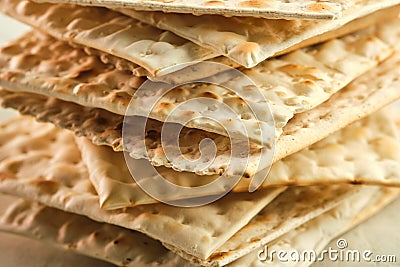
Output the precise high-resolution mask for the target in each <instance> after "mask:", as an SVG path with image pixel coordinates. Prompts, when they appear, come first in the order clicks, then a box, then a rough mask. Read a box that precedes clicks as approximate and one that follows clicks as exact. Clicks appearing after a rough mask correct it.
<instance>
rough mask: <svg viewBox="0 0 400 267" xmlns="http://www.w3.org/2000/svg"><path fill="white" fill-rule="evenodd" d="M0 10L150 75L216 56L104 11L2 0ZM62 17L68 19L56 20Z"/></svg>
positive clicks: (188, 42) (126, 18) (172, 35)
mask: <svg viewBox="0 0 400 267" xmlns="http://www.w3.org/2000/svg"><path fill="white" fill-rule="evenodd" d="M0 10H1V11H2V12H4V13H6V14H8V15H10V16H12V17H15V18H16V19H18V20H20V21H21V22H24V23H26V24H28V25H31V26H33V27H36V28H40V29H41V30H42V31H45V32H47V33H49V34H51V35H53V36H54V37H56V38H59V39H62V40H65V41H72V42H74V43H77V44H80V45H84V46H89V47H92V48H95V49H98V50H102V51H104V52H107V53H110V54H113V55H116V56H119V57H121V58H125V59H127V60H129V61H132V62H134V63H136V64H138V65H140V66H142V67H144V68H145V69H146V70H147V71H148V72H149V73H150V74H152V75H156V74H157V73H158V72H162V71H166V72H168V70H169V71H174V70H176V68H178V67H179V64H181V63H193V61H196V60H205V59H209V58H213V57H215V56H216V55H217V54H215V53H214V52H211V51H210V50H208V49H205V48H202V47H200V46H198V45H195V44H194V43H192V42H190V41H187V40H186V39H183V38H181V37H178V36H176V35H175V34H173V33H171V32H168V31H163V30H159V29H157V28H154V27H152V26H148V25H146V24H143V23H140V22H139V21H137V20H135V19H132V18H129V17H127V16H123V15H121V14H120V13H118V12H112V11H109V10H107V9H105V8H97V7H77V6H71V5H62V4H60V5H54V4H37V3H33V2H30V1H26V0H22V1H19V0H2V1H1V2H0ZM65 14H68V18H67V19H65V20H64V19H60V18H62V17H65ZM170 67H174V68H170Z"/></svg>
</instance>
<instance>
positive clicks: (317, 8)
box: [307, 3, 332, 11]
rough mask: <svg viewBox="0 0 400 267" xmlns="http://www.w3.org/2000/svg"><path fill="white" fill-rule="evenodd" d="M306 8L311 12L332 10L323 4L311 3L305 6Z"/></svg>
mask: <svg viewBox="0 0 400 267" xmlns="http://www.w3.org/2000/svg"><path fill="white" fill-rule="evenodd" d="M307 8H308V9H309V10H311V11H326V10H332V8H331V7H330V6H329V5H326V4H324V3H312V4H309V5H308V6H307Z"/></svg>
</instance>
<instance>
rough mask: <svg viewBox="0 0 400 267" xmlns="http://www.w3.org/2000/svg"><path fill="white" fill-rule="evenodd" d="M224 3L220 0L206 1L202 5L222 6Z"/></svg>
mask: <svg viewBox="0 0 400 267" xmlns="http://www.w3.org/2000/svg"><path fill="white" fill-rule="evenodd" d="M224 5H225V3H224V2H222V1H207V2H205V3H204V6H224Z"/></svg>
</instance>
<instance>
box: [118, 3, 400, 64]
mask: <svg viewBox="0 0 400 267" xmlns="http://www.w3.org/2000/svg"><path fill="white" fill-rule="evenodd" d="M363 3H364V4H365V5H363V6H360V3H359V4H356V5H355V6H353V7H352V8H350V9H349V10H347V11H346V14H345V15H344V16H343V18H340V19H338V20H331V21H312V20H266V19H262V18H248V17H247V18H237V17H230V18H225V17H222V16H216V15H204V16H193V15H188V14H173V13H171V14H167V13H162V12H151V13H150V12H139V11H135V10H133V9H118V11H120V12H123V13H124V14H127V15H129V16H131V17H135V18H136V19H139V20H141V21H143V22H146V23H149V24H152V25H155V26H156V27H159V28H162V29H166V30H169V31H172V32H174V33H176V34H177V35H179V36H182V37H184V38H186V39H188V40H191V41H193V42H194V43H197V44H198V45H201V46H204V47H206V48H209V49H211V50H213V51H214V52H216V53H218V54H220V55H224V56H226V57H228V58H230V59H232V60H233V61H236V62H237V63H239V64H241V65H242V66H244V67H247V68H251V67H254V66H256V65H257V64H259V63H260V62H262V61H264V60H266V59H267V58H270V57H272V56H275V55H277V54H279V53H280V52H282V51H287V49H289V48H290V47H293V46H297V45H298V44H300V43H301V42H302V41H305V40H307V39H310V38H314V37H315V36H318V35H321V34H323V33H326V32H329V31H334V30H337V29H338V28H340V27H342V26H344V25H346V24H347V23H349V22H351V21H352V20H355V19H357V18H360V17H363V16H366V15H369V14H371V13H373V12H374V11H377V10H379V9H381V8H382V7H385V6H386V7H388V6H393V5H396V4H399V3H400V1H397V0H395V1H393V0H385V1H379V2H377V1H375V0H367V1H363ZM393 9H394V8H393ZM395 9H396V12H397V13H398V12H399V7H395ZM378 12H379V11H378ZM389 12H393V10H390V11H389ZM381 16H385V15H384V14H381Z"/></svg>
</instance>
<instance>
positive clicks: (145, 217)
mask: <svg viewBox="0 0 400 267" xmlns="http://www.w3.org/2000/svg"><path fill="white" fill-rule="evenodd" d="M0 129H1V131H0V140H1V141H0V144H1V146H0V177H1V179H0V191H1V192H3V193H7V194H13V195H19V196H21V197H25V198H27V199H31V200H37V201H39V202H42V203H46V205H49V206H51V207H55V208H59V209H63V210H66V211H69V212H72V213H77V214H82V215H85V216H88V217H90V218H92V219H94V220H97V221H103V222H107V223H111V224H118V225H120V226H123V227H125V228H130V229H133V230H137V231H139V232H143V233H145V234H146V235H149V236H150V237H152V238H154V239H157V240H160V241H162V242H164V243H168V244H170V245H172V246H174V247H177V248H178V249H181V250H183V251H185V252H187V253H189V254H192V255H194V256H197V257H200V258H207V257H208V256H209V255H210V254H211V253H212V252H213V251H214V250H216V249H217V248H218V247H220V246H221V245H222V244H223V243H225V241H226V240H228V239H229V238H230V237H231V236H232V235H233V234H234V233H236V232H237V231H238V230H239V229H241V228H242V227H243V226H244V225H246V224H247V223H248V222H249V221H250V220H251V219H252V218H253V217H254V216H255V215H256V214H257V213H258V212H259V211H260V210H261V209H263V208H264V207H265V206H266V205H267V204H268V203H270V202H271V201H272V200H273V199H274V198H275V197H276V196H277V195H278V194H279V193H280V192H282V191H283V190H284V189H285V188H283V187H280V188H276V189H269V190H267V191H265V190H259V191H257V192H255V193H252V194H250V193H236V194H229V195H227V196H226V197H224V198H222V199H220V200H219V201H216V202H214V203H212V204H209V205H206V206H202V207H198V208H180V207H173V206H169V205H165V204H152V205H142V206H136V207H130V208H126V209H119V210H114V211H105V210H102V209H101V208H100V206H99V197H98V195H97V193H96V191H95V190H94V188H93V187H92V184H91V182H90V180H89V178H88V177H89V176H88V173H87V171H86V170H85V168H82V166H79V163H80V162H79V150H77V149H73V150H72V148H73V147H74V146H75V144H74V141H73V138H74V137H73V135H72V134H71V133H69V132H67V131H63V134H62V136H64V138H60V137H56V136H55V135H54V132H58V131H60V130H58V129H56V128H55V127H54V126H53V125H50V124H47V125H42V124H39V123H36V122H35V121H33V120H31V119H29V118H20V119H18V120H14V121H13V122H8V123H5V124H3V125H1V126H0ZM18 132H19V133H20V134H16V133H18ZM71 139H72V140H71ZM5 140H7V142H5ZM49 147H50V148H52V149H48V148H49ZM17 151H20V152H21V153H20V154H17ZM54 151H57V153H55V155H54V156H55V158H53V157H52V155H53V154H54ZM49 154H50V155H49ZM77 162H78V164H76V163H77ZM171 233H174V234H173V235H172V234H171Z"/></svg>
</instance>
